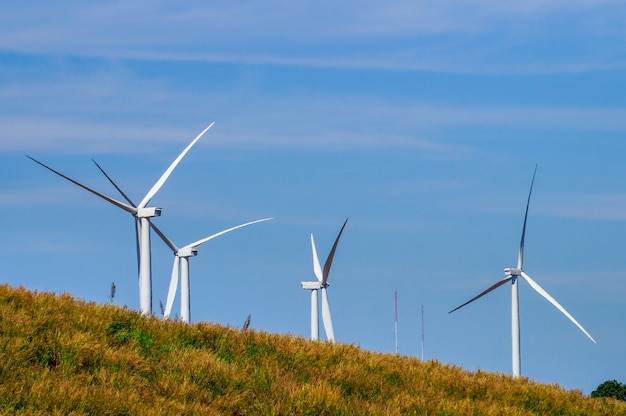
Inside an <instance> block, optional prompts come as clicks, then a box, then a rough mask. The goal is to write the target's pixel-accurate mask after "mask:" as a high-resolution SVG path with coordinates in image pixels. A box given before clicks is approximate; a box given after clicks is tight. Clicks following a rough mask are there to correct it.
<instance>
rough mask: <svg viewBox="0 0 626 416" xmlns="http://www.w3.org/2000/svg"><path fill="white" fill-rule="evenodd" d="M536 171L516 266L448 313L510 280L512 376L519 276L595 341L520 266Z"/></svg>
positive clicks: (517, 362)
mask: <svg viewBox="0 0 626 416" xmlns="http://www.w3.org/2000/svg"><path fill="white" fill-rule="evenodd" d="M536 173H537V166H535V171H534V172H533V179H532V181H531V182H530V192H529V193H528V201H527V202H526V214H525V215H524V226H523V227H522V239H521V242H520V247H519V253H518V256H517V267H507V268H506V269H504V274H505V275H506V277H505V278H504V279H502V280H500V281H499V282H497V283H495V284H494V285H493V286H491V287H490V288H489V289H487V290H485V291H484V292H482V293H480V294H479V295H478V296H475V297H473V298H472V299H470V300H469V301H467V302H465V303H464V304H462V305H461V306H458V307H456V308H454V309H453V310H451V311H450V312H448V313H452V312H454V311H456V310H458V309H461V308H462V307H463V306H465V305H468V304H470V303H472V302H473V301H475V300H476V299H478V298H480V297H482V296H484V295H486V294H487V293H489V292H491V291H492V290H494V289H497V288H498V287H500V286H502V285H503V284H505V283H508V282H511V283H512V285H511V340H512V365H513V377H519V375H520V371H521V370H520V368H521V359H520V327H519V296H518V286H517V282H518V279H519V278H520V277H521V278H522V279H523V280H525V281H526V282H527V283H528V284H529V285H530V286H531V287H532V288H533V289H535V291H536V292H537V293H539V294H540V295H541V296H543V297H544V298H545V299H546V300H548V302H550V303H551V304H552V305H554V307H556V308H557V309H558V310H559V311H561V313H563V315H565V316H566V317H567V318H568V319H569V320H570V321H572V322H573V323H574V324H575V325H576V326H577V327H578V328H579V329H580V330H581V331H582V332H583V333H584V334H585V335H587V337H589V339H590V340H591V341H593V342H594V343H595V342H596V341H595V340H594V339H593V337H592V336H591V335H589V333H588V332H587V331H586V330H585V328H583V327H582V325H580V324H579V323H578V322H577V321H576V319H574V317H573V316H572V315H570V314H569V312H567V311H566V310H565V308H564V307H563V306H561V305H560V304H559V303H558V302H557V301H556V300H555V299H554V298H553V297H552V296H550V294H549V293H548V292H546V291H545V290H544V289H543V288H542V287H541V286H539V284H538V283H537V282H535V281H534V280H533V279H531V277H530V276H529V275H528V274H526V272H524V269H523V268H522V263H523V260H524V237H525V235H526V220H527V219H528V206H529V205H530V195H531V193H532V191H533V183H534V182H535V174H536Z"/></svg>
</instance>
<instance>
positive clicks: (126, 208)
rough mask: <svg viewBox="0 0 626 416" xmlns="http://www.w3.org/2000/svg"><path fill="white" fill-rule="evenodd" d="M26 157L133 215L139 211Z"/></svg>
mask: <svg viewBox="0 0 626 416" xmlns="http://www.w3.org/2000/svg"><path fill="white" fill-rule="evenodd" d="M26 157H27V158H29V159H30V160H32V161H33V162H35V163H37V164H39V165H41V166H43V167H44V168H46V169H48V170H49V171H50V172H53V173H56V174H57V175H59V176H60V177H62V178H64V179H67V180H68V181H70V182H72V183H73V184H74V185H77V186H79V187H81V188H83V189H84V190H86V191H88V192H91V193H92V194H94V195H96V196H99V197H100V198H102V199H104V200H105V201H108V202H110V203H111V204H113V205H115V206H117V207H119V208H122V209H123V210H124V211H126V212H129V213H131V214H133V215H135V214H136V213H137V209H136V208H135V207H131V206H129V205H126V204H124V203H123V202H120V201H118V200H115V199H113V198H109V197H108V196H106V195H103V194H101V193H100V192H98V191H94V190H93V189H91V188H89V187H87V186H85V185H83V184H82V183H80V182H77V181H75V180H74V179H72V178H70V177H68V176H65V175H63V174H62V173H60V172H57V171H56V170H54V169H52V168H51V167H49V166H46V165H44V164H43V163H41V162H40V161H38V160H37V159H34V158H32V157H30V156H28V155H26Z"/></svg>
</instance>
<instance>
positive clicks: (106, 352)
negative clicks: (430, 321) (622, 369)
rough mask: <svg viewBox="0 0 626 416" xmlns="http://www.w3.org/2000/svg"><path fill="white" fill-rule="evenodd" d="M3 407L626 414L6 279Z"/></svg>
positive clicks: (563, 395)
mask: <svg viewBox="0 0 626 416" xmlns="http://www.w3.org/2000/svg"><path fill="white" fill-rule="evenodd" d="M0 412H1V413H3V414H29V415H31V414H59V415H66V414H75V415H80V414H89V415H144V414H156V415H160V414H162V415H182V414H202V415H218V414H228V415H292V414H293V415H372V414H380V415H405V414H406V415H413V414H415V415H626V404H624V403H621V402H617V401H612V400H607V399H591V398H588V397H586V396H584V395H583V394H582V393H581V392H579V391H565V390H563V389H561V388H560V387H558V386H555V385H545V384H538V383H533V382H530V381H529V380H527V379H523V378H520V379H512V378H511V377H509V376H506V375H502V374H493V373H486V372H477V373H473V372H468V371H464V370H462V369H460V368H457V367H452V366H447V365H442V364H440V363H438V362H435V361H425V362H422V361H420V360H418V359H416V358H408V357H402V356H397V355H392V354H380V353H372V352H367V351H364V350H362V349H360V348H358V347H355V346H353V345H344V344H327V343H322V342H312V341H308V340H306V339H303V338H298V337H293V336H288V335H276V334H268V333H264V332H257V331H253V330H248V331H240V330H238V329H233V328H226V327H222V326H219V325H213V324H195V325H185V324H182V323H180V322H164V321H162V320H160V319H157V318H143V317H141V316H140V315H139V314H138V313H137V312H134V311H130V310H126V309H123V308H120V307H117V306H114V305H100V304H95V303H86V302H83V301H79V300H76V299H74V298H72V297H71V296H69V295H62V296H57V295H54V294H50V293H33V292H30V291H27V290H25V289H15V288H11V287H9V286H2V285H0Z"/></svg>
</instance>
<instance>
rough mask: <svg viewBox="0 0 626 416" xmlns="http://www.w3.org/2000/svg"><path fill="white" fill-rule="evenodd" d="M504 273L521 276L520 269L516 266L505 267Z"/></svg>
mask: <svg viewBox="0 0 626 416" xmlns="http://www.w3.org/2000/svg"><path fill="white" fill-rule="evenodd" d="M504 274H505V275H507V276H521V275H522V270H521V269H518V268H516V267H507V268H506V269H504Z"/></svg>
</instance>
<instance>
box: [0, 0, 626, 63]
mask: <svg viewBox="0 0 626 416" xmlns="http://www.w3.org/2000/svg"><path fill="white" fill-rule="evenodd" d="M622 9H623V8H622V7H621V4H620V3H619V2H617V1H609V0H607V1H591V0H581V1H574V2H564V1H557V2H539V1H532V2H524V3H522V4H508V3H507V4H502V3H498V2H493V1H481V0H477V1H470V2H466V1H444V2H427V1H418V2H408V1H404V0H397V1H392V2H385V3H380V2H374V1H366V2H360V3H359V4H358V5H357V4H353V3H336V2H335V3H333V2H329V1H324V2H321V3H320V2H297V3H293V2H285V1H281V0H276V1H270V2H269V3H268V2H264V3H263V4H262V5H260V4H257V3H254V2H235V3H228V4H226V3H220V4H209V3H206V2H187V3H185V4H184V5H179V4H171V3H167V2H145V1H131V2H109V3H107V4H104V5H91V4H89V5H86V4H83V3H82V2H63V3H60V4H59V3H55V4H51V5H49V6H46V5H42V4H36V5H32V4H28V2H26V3H24V2H19V3H6V4H3V5H2V6H0V15H1V16H2V17H0V49H4V50H7V51H15V52H18V53H27V54H53V55H66V56H91V57H102V58H107V59H119V58H122V59H149V60H192V61H211V62H216V61H217V62H224V61H226V62H251V63H267V64H283V65H303V66H311V65H313V66H332V67H352V68H354V67H366V68H388V69H389V68H395V69H431V70H443V71H452V72H485V71H486V72H497V71H499V70H508V71H510V70H518V71H530V72H533V71H538V72H542V71H555V70H561V71H562V70H578V69H589V68H600V69H602V68H616V67H619V68H623V67H624V65H625V64H626V61H625V59H624V57H620V56H619V55H616V54H614V53H613V54H610V55H607V54H602V53H601V52H600V50H601V48H597V47H591V46H589V45H588V46H581V47H580V48H582V49H578V50H577V51H576V52H577V53H576V54H574V55H566V56H563V57H559V58H558V59H555V58H554V57H552V56H550V54H547V55H546V54H543V55H541V52H538V53H537V54H531V55H530V56H525V54H515V53H513V52H511V51H515V50H516V48H520V47H521V48H523V49H524V50H528V51H532V50H535V49H537V50H542V49H543V48H544V46H545V44H546V40H547V39H552V42H557V43H560V44H563V43H565V44H569V45H578V44H582V42H579V40H580V39H587V40H588V39H592V38H594V37H599V38H598V39H599V40H601V42H602V44H604V45H606V44H607V43H608V44H611V43H614V42H620V41H621V39H622V38H623V35H624V29H623V27H622V25H621V23H620V22H621V21H622V20H623V19H618V18H616V16H622V17H623V15H624V13H625V12H623V11H622ZM557 23H558V24H557ZM560 31H562V32H560ZM277 40H280V42H279V43H277ZM597 43H598V42H595V43H594V45H596V44H597ZM277 45H280V46H277ZM560 49H561V52H562V51H563V50H567V49H568V48H560ZM506 51H509V52H508V53H507V52H506ZM503 55H506V56H507V58H506V59H504V60H503V59H502V57H503ZM545 58H548V61H549V65H545V63H543V62H542V61H543V60H544V59H545Z"/></svg>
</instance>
